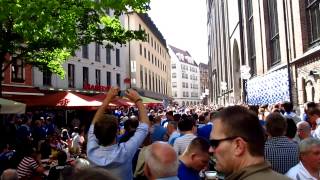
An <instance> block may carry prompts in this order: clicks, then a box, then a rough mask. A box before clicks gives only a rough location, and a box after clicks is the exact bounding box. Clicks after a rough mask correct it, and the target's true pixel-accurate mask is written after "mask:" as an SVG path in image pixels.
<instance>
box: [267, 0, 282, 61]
mask: <svg viewBox="0 0 320 180" xmlns="http://www.w3.org/2000/svg"><path fill="white" fill-rule="evenodd" d="M268 8H269V31H270V48H271V63H270V65H271V66H273V65H275V64H277V63H279V62H280V59H281V55H280V43H279V26H278V11H277V1H275V0H268Z"/></svg>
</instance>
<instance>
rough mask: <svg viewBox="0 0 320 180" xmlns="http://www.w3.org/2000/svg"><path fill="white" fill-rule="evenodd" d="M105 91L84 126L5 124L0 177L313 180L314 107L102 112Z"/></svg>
mask: <svg viewBox="0 0 320 180" xmlns="http://www.w3.org/2000/svg"><path fill="white" fill-rule="evenodd" d="M118 92H119V89H118V88H111V89H110V90H109V91H108V93H107V96H106V98H105V100H104V102H103V104H102V106H101V107H99V108H98V110H97V111H96V113H95V115H94V117H93V118H92V122H91V123H90V125H89V126H88V127H83V126H81V125H80V124H81V122H78V123H75V124H73V125H72V126H71V127H68V128H66V127H59V126H58V125H57V123H56V122H55V118H54V116H50V115H49V116H47V117H42V116H39V115H37V114H26V115H22V116H17V117H15V118H11V119H7V120H6V121H5V122H3V123H5V126H4V127H5V128H4V129H3V130H2V129H1V131H2V133H4V134H5V136H3V137H5V138H2V139H1V143H0V144H1V147H0V150H1V152H0V174H2V175H1V180H6V179H50V180H51V179H110V180H113V179H119V180H132V179H136V180H140V179H151V180H155V179H161V180H177V179H181V180H199V179H210V178H211V177H210V176H209V175H208V174H209V173H215V172H216V173H215V174H214V176H215V178H216V179H227V180H241V179H244V180H251V179H252V180H253V179H262V180H263V179H274V180H282V179H283V180H286V179H294V180H305V179H310V180H317V179H320V176H319V173H320V139H319V138H320V127H319V125H320V109H319V108H320V107H319V106H318V104H316V103H313V102H310V103H307V104H306V106H305V111H304V112H303V113H301V116H298V115H297V114H296V113H295V111H294V109H293V105H292V103H290V102H283V103H279V104H276V105H272V106H271V105H262V106H248V105H234V106H228V107H219V108H218V107H216V106H204V105H194V106H188V107H185V106H183V107H179V106H169V107H167V108H162V107H159V108H146V107H145V105H144V104H143V102H142V99H141V98H140V96H139V94H138V93H137V92H136V91H135V90H131V89H129V90H127V91H126V97H127V98H128V99H129V100H131V101H132V102H133V103H134V104H135V107H131V108H128V109H125V108H118V109H116V110H114V111H110V110H109V109H108V108H109V106H108V105H109V103H110V102H111V101H113V100H114V99H115V98H119V97H118Z"/></svg>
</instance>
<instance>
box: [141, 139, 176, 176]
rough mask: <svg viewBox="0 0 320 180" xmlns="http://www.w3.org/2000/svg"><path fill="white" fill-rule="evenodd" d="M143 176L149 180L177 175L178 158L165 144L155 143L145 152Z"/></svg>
mask: <svg viewBox="0 0 320 180" xmlns="http://www.w3.org/2000/svg"><path fill="white" fill-rule="evenodd" d="M145 166H146V167H145V171H147V172H145V174H146V175H147V176H149V177H148V178H149V179H153V178H155V179H156V178H164V177H171V176H176V175H177V170H178V157H177V153H176V152H175V150H174V149H173V148H172V147H171V146H170V145H169V144H167V143H164V142H155V143H153V144H152V145H150V146H149V147H148V148H147V150H146V152H145Z"/></svg>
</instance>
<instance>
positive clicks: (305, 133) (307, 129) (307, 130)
mask: <svg viewBox="0 0 320 180" xmlns="http://www.w3.org/2000/svg"><path fill="white" fill-rule="evenodd" d="M297 132H298V136H299V138H300V139H305V138H308V137H310V136H311V126H310V125H309V123H308V122H306V121H300V122H298V123H297Z"/></svg>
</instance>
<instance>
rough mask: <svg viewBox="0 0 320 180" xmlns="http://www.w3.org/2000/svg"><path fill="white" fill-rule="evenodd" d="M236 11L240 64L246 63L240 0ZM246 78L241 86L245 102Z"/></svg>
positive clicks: (245, 101)
mask: <svg viewBox="0 0 320 180" xmlns="http://www.w3.org/2000/svg"><path fill="white" fill-rule="evenodd" d="M238 12H239V30H240V46H241V48H240V58H241V65H245V64H247V63H246V62H245V59H244V40H243V21H242V17H243V14H242V2H241V0H238ZM246 81H247V80H245V79H244V80H243V84H242V88H243V101H244V103H247V86H246V83H247V82H246Z"/></svg>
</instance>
